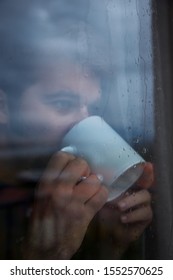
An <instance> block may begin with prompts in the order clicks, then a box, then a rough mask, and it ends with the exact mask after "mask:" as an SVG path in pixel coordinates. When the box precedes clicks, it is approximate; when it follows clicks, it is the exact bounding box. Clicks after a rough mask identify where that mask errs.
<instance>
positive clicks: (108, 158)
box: [61, 116, 145, 201]
mask: <svg viewBox="0 0 173 280" xmlns="http://www.w3.org/2000/svg"><path fill="white" fill-rule="evenodd" d="M61 150H62V151H65V152H69V153H71V154H74V155H75V156H79V157H82V158H84V159H85V160H86V161H87V163H88V164H89V166H90V168H91V171H92V173H94V174H96V175H97V176H98V178H102V181H103V183H104V184H105V186H106V187H107V188H108V191H109V195H108V201H110V200H113V199H115V198H117V197H118V196H120V195H121V194H122V193H123V192H125V191H126V190H127V189H128V188H130V187H131V186H132V185H133V184H134V183H135V182H136V181H137V179H138V178H139V177H140V175H141V174H142V172H143V168H144V163H145V160H144V159H143V158H142V157H141V156H140V155H139V154H138V153H137V152H135V151H134V149H133V148H132V147H131V146H129V144H128V143H127V142H126V141H125V140H123V139H122V138H121V136H120V135H119V134H117V132H115V131H114V130H113V129H112V128H111V127H110V126H109V125H108V124H107V123H106V122H105V121H104V120H103V119H102V118H101V117H99V116H91V117H88V118H86V119H84V120H82V121H80V122H79V123H77V124H76V125H74V126H73V127H72V128H71V130H70V131H69V132H68V133H67V134H66V135H65V137H64V139H63V141H62V149H61Z"/></svg>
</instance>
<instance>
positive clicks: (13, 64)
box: [0, 0, 111, 101]
mask: <svg viewBox="0 0 173 280" xmlns="http://www.w3.org/2000/svg"><path fill="white" fill-rule="evenodd" d="M79 2H80V1H78V0H75V3H76V4H79ZM86 2H88V1H82V3H83V5H84V3H86ZM65 3H66V4H65ZM70 3H71V2H70V1H68V0H66V1H64V2H63V1H54V0H51V1H22V0H16V1H14V3H13V1H8V0H6V1H5V0H2V2H1V4H0V18H1V28H0V39H1V46H0V88H2V89H3V90H4V91H5V92H6V93H7V96H8V97H9V100H12V101H13V100H15V99H16V98H18V97H19V96H20V94H21V93H22V91H23V90H24V89H25V88H26V87H27V86H28V85H30V84H32V83H34V81H35V80H37V79H38V73H39V71H38V70H39V69H40V68H42V67H44V65H46V64H47V63H49V62H50V61H52V62H56V63H57V62H58V61H59V62H61V63H63V61H67V60H70V61H71V62H75V63H79V64H80V65H82V67H84V68H87V69H90V71H92V72H93V74H94V75H97V76H99V77H101V79H103V76H104V77H106V76H109V75H110V72H111V69H110V59H109V51H108V45H107V42H105V40H104V39H103V36H102V34H99V31H98V30H95V28H94V27H93V26H91V25H89V24H88V22H87V21H86V17H85V15H84V12H83V13H80V14H77V13H76V12H75V11H74V10H73V9H70V8H69V7H72V6H69V5H70ZM75 3H74V4H75ZM65 8H66V9H65ZM76 8H77V7H76ZM82 11H83V10H82Z"/></svg>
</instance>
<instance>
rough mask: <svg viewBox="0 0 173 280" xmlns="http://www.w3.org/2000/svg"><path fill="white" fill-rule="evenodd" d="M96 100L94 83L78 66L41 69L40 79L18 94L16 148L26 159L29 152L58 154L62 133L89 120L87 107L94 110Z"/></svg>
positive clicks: (89, 74)
mask: <svg viewBox="0 0 173 280" xmlns="http://www.w3.org/2000/svg"><path fill="white" fill-rule="evenodd" d="M99 98H100V86H99V82H98V80H97V79H96V78H94V77H92V76H91V73H89V72H87V71H84V70H83V69H82V68H80V67H79V66H77V65H72V64H69V65H67V64H64V65H63V66H61V67H60V66H56V65H54V66H50V67H47V69H42V71H41V73H40V79H39V80H38V81H37V82H36V83H35V84H32V85H31V86H30V87H28V88H27V89H26V90H25V91H24V92H23V93H22V96H21V99H20V104H19V107H18V110H17V111H16V112H15V114H16V116H15V122H16V123H15V126H17V131H18V132H20V133H18V135H17V138H16V139H17V142H18V145H17V146H18V147H19V149H20V146H21V147H22V148H23V149H26V155H27V154H28V151H32V150H33V151H35V152H34V153H35V155H36V154H37V153H41V155H44V152H45V151H46V149H48V150H49V149H50V150H52V151H56V150H58V145H59V144H60V142H61V140H62V138H63V136H64V135H65V133H66V132H67V131H68V130H69V129H70V128H71V127H72V126H73V125H74V124H75V123H77V122H79V121H80V120H82V119H84V118H85V117H87V116H89V108H90V106H96V107H97V105H98V103H99ZM15 146H16V145H15ZM30 156H31V155H30ZM37 156H39V154H37ZM31 157H32V156H31Z"/></svg>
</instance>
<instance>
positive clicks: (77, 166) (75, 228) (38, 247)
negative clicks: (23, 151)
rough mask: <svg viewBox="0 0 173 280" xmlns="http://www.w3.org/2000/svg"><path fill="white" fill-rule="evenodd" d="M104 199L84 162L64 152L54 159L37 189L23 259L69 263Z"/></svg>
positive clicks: (97, 180)
mask: <svg viewBox="0 0 173 280" xmlns="http://www.w3.org/2000/svg"><path fill="white" fill-rule="evenodd" d="M82 177H86V179H85V180H81V178H82ZM107 196H108V193H107V190H106V188H105V187H104V186H103V185H102V184H101V182H100V181H99V179H98V178H97V177H96V176H95V175H93V174H91V172H90V168H89V166H88V164H87V163H86V161H84V160H83V159H81V158H76V157H74V156H73V155H70V154H67V153H64V152H59V153H57V154H56V155H54V156H53V157H52V159H51V160H50V162H49V164H48V167H47V169H46V171H45V172H44V174H43V176H42V179H41V181H40V184H39V186H38V191H37V194H36V200H35V205H34V207H33V212H32V216H31V221H30V227H29V232H28V237H27V239H26V242H25V245H24V258H27V259H37V258H39V259H70V258H71V257H72V256H73V254H74V253H75V252H76V251H77V250H78V248H79V247H80V245H81V243H82V241H83V238H84V236H85V233H86V230H87V228H88V225H89V223H90V221H91V220H92V218H93V217H94V215H95V214H96V213H97V212H98V211H99V210H100V209H101V208H102V207H103V205H104V204H105V202H106V200H107Z"/></svg>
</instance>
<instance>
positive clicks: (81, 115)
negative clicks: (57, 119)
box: [76, 105, 90, 122]
mask: <svg viewBox="0 0 173 280" xmlns="http://www.w3.org/2000/svg"><path fill="white" fill-rule="evenodd" d="M89 115H90V114H89V111H88V107H87V106H86V105H82V106H81V107H80V108H79V111H78V112H76V116H77V119H76V121H77V122H79V121H81V120H83V119H85V118H87V117H89Z"/></svg>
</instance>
